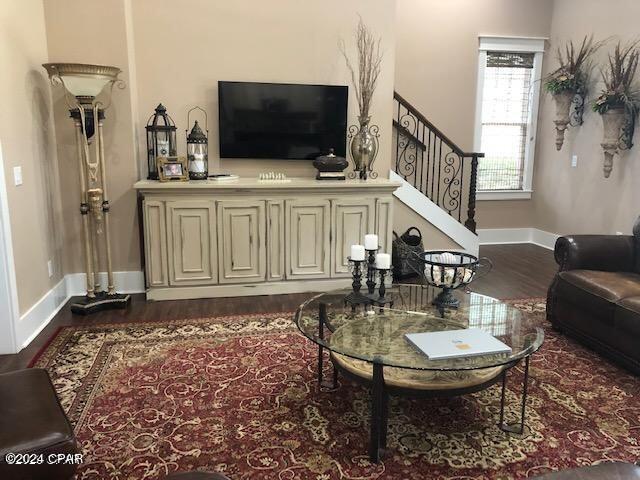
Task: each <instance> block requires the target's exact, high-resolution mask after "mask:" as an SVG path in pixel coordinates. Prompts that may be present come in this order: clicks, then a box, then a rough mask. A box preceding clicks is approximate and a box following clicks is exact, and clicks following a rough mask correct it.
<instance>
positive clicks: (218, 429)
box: [35, 300, 640, 480]
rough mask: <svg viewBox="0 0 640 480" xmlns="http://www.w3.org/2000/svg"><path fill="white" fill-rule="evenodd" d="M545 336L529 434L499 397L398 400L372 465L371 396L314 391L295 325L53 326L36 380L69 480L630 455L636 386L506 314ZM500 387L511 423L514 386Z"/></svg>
mask: <svg viewBox="0 0 640 480" xmlns="http://www.w3.org/2000/svg"><path fill="white" fill-rule="evenodd" d="M514 303H515V304H516V306H517V307H518V308H520V309H522V310H524V311H525V312H527V314H529V315H534V316H536V318H537V319H538V320H539V322H540V324H541V325H543V326H545V333H546V340H545V343H544V345H543V347H542V349H541V350H540V351H539V352H538V353H537V354H536V355H535V356H534V357H533V360H532V362H531V367H532V370H531V374H532V384H531V388H530V396H529V403H528V415H527V425H528V426H527V430H526V431H525V433H524V434H523V435H508V434H506V433H503V432H502V431H501V430H500V429H498V428H497V426H496V424H497V421H498V414H499V402H500V388H499V385H495V386H493V387H491V388H489V389H488V390H485V391H483V392H480V393H477V394H473V395H468V396H464V397H457V398H450V399H428V400H424V399H423V400H410V399H405V398H394V399H392V401H391V405H390V418H389V442H388V443H389V449H388V451H387V452H386V454H385V456H384V458H383V461H382V462H381V463H380V464H377V465H374V464H371V463H369V461H368V458H367V455H366V449H367V442H368V428H369V396H368V392H367V390H366V389H364V388H363V387H361V386H358V385H355V384H352V383H349V381H347V380H343V381H342V383H341V386H340V388H339V389H338V390H337V391H335V392H323V391H319V390H318V388H317V386H316V377H315V372H314V368H315V365H316V354H317V350H316V348H315V347H314V345H312V344H311V343H310V342H308V341H307V340H306V339H304V338H303V337H302V336H301V335H300V334H299V333H298V332H297V329H296V328H295V326H294V325H293V323H292V321H291V315H288V314H282V315H260V316H249V317H225V318H217V319H215V318H214V319H202V320H188V321H187V320H185V321H177V322H168V323H146V324H141V323H139V324H125V325H104V326H95V327H70V328H65V329H63V330H62V331H61V332H60V333H59V334H58V336H57V337H56V338H55V339H54V340H53V341H52V342H51V344H50V345H49V346H48V347H47V349H46V350H45V351H44V352H43V354H42V355H41V357H40V358H39V359H38V360H37V361H36V363H35V366H37V367H44V368H47V369H48V370H49V372H50V374H51V376H52V378H53V382H54V384H55V386H56V389H57V391H58V393H59V395H60V397H61V401H62V404H63V406H64V408H65V409H66V410H67V412H68V413H69V417H70V419H71V421H72V423H73V424H74V425H75V430H76V434H77V437H78V439H79V441H80V446H81V448H82V451H83V452H84V454H85V464H84V465H83V466H82V467H81V468H80V471H79V475H78V478H80V479H121V480H124V479H127V480H129V479H131V480H133V479H157V478H164V476H165V475H166V474H167V473H170V472H174V471H178V470H179V471H183V470H194V469H202V470H215V471H220V472H223V473H224V474H226V475H228V476H229V477H230V478H232V479H236V480H237V479H251V480H258V479H279V480H295V479H300V480H310V479H311V480H328V479H338V478H341V479H362V480H364V479H401V480H409V479H427V478H428V479H516V478H526V477H530V476H534V475H537V474H541V473H544V472H547V471H550V470H557V469H566V468H571V467H575V466H581V465H587V464H592V463H596V462H600V461H606V460H624V461H636V460H637V459H638V458H640V379H638V378H636V377H634V376H632V375H630V374H628V373H626V372H625V371H623V370H621V369H618V368H617V367H615V366H613V365H611V364H610V363H608V362H607V361H605V360H603V359H601V358H600V357H599V356H598V355H596V354H594V353H592V352H591V351H589V350H586V349H584V348H582V347H581V346H579V345H578V344H576V343H574V342H573V341H571V340H569V339H567V338H566V337H563V336H560V335H558V334H556V333H555V332H554V331H553V330H551V328H546V327H548V325H546V322H545V321H544V303H542V302H541V301H535V300H527V301H519V302H514ZM521 374H522V372H521V371H515V372H513V373H512V374H511V377H510V381H509V391H508V397H507V398H508V402H509V405H510V406H509V410H508V412H507V413H508V415H509V416H511V417H512V418H515V417H516V415H517V410H518V399H519V398H520V391H519V388H520V377H521Z"/></svg>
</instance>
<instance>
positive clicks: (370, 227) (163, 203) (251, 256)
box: [134, 178, 400, 300]
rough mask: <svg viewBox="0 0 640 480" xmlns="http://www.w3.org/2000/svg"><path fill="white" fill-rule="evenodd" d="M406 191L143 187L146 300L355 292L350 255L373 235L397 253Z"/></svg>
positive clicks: (266, 185) (207, 184) (294, 184)
mask: <svg viewBox="0 0 640 480" xmlns="http://www.w3.org/2000/svg"><path fill="white" fill-rule="evenodd" d="M399 186H400V185H399V183H396V182H393V181H390V180H386V179H376V180H367V181H361V180H353V181H349V180H347V181H335V182H331V181H318V180H314V179H304V178H296V179H291V182H290V183H279V182H270V181H260V180H257V179H250V178H240V179H237V180H233V181H228V182H213V181H210V180H205V181H197V182H195V181H192V182H188V183H187V182H185V183H182V182H174V183H160V182H157V181H150V180H142V181H139V182H137V183H136V184H135V185H134V188H135V189H136V190H137V191H138V195H139V197H140V198H141V200H142V217H143V218H142V222H143V224H142V231H143V236H144V252H145V253H144V263H145V281H146V287H147V299H149V300H170V299H185V298H207V297H230V296H240V295H267V294H278V293H295V292H312V291H326V290H328V289H332V288H339V287H346V286H348V285H350V283H351V274H350V272H349V268H348V261H347V256H348V255H349V251H350V246H351V245H352V244H355V243H360V244H362V242H363V241H364V235H365V234H366V233H371V232H375V233H377V234H378V235H379V238H380V246H381V251H385V252H388V253H390V252H391V242H392V226H393V196H392V194H393V191H394V190H395V189H396V188H398V187H399Z"/></svg>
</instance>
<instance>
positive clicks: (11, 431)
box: [0, 368, 78, 480]
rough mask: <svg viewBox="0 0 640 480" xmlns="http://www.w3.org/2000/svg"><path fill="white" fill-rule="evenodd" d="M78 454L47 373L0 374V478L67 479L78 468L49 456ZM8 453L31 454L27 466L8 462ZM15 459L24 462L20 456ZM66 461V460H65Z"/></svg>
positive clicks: (73, 464) (71, 432)
mask: <svg viewBox="0 0 640 480" xmlns="http://www.w3.org/2000/svg"><path fill="white" fill-rule="evenodd" d="M76 453H78V449H77V446H76V439H75V436H74V434H73V429H72V428H71V425H70V424H69V421H68V420H67V416H66V415H65V413H64V411H63V410H62V407H61V406H60V402H59V401H58V397H57V395H56V392H55V390H54V388H53V385H52V384H51V380H50V379H49V374H48V373H47V371H46V370H41V369H38V368H30V369H27V370H18V371H15V372H9V373H3V374H1V375H0V478H1V479H2V480H68V479H70V478H71V477H73V475H74V473H75V471H76V468H77V465H76V464H75V463H74V462H73V457H71V462H66V461H64V460H63V462H65V463H63V462H61V459H60V458H58V459H54V461H53V462H52V461H51V460H49V456H50V455H60V454H64V455H67V456H69V455H70V456H73V455H74V454H76ZM7 454H32V455H31V457H30V458H27V459H26V460H29V462H28V463H31V464H27V465H18V464H12V462H7V461H6V459H7ZM17 458H18V459H21V460H25V458H23V457H21V456H20V455H19V456H17ZM67 459H69V457H67Z"/></svg>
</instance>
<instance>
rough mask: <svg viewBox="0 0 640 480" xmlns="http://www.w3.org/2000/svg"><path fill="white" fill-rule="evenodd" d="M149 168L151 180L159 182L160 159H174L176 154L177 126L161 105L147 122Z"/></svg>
mask: <svg viewBox="0 0 640 480" xmlns="http://www.w3.org/2000/svg"><path fill="white" fill-rule="evenodd" d="M146 130H147V167H148V168H149V176H148V177H147V178H148V179H149V180H158V166H157V163H156V161H157V159H158V157H173V156H175V155H177V153H176V124H175V123H174V121H173V119H172V118H171V117H170V116H169V114H167V108H166V107H165V106H164V105H162V104H159V105H158V106H157V107H156V109H155V113H154V114H153V115H151V116H150V117H149V120H148V121H147V126H146Z"/></svg>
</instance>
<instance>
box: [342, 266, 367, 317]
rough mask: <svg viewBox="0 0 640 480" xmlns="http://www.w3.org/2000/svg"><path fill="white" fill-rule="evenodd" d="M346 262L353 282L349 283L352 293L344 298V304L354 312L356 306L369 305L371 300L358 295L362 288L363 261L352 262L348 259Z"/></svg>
mask: <svg viewBox="0 0 640 480" xmlns="http://www.w3.org/2000/svg"><path fill="white" fill-rule="evenodd" d="M348 260H349V264H350V266H351V275H352V276H353V282H351V287H352V288H353V291H352V292H351V293H349V295H347V296H346V297H344V304H345V305H347V304H349V305H351V310H352V311H355V310H356V307H357V306H358V305H368V304H370V303H371V300H370V299H369V297H367V296H366V295H363V294H362V293H360V289H361V288H362V264H363V263H364V262H365V260H353V259H351V257H349V258H348Z"/></svg>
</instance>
